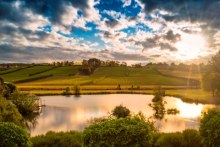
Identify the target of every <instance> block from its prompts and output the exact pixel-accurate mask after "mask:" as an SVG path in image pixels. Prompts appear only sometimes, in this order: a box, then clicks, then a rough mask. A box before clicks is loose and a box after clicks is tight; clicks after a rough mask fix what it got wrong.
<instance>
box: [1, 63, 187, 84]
mask: <svg viewBox="0 0 220 147" xmlns="http://www.w3.org/2000/svg"><path fill="white" fill-rule="evenodd" d="M39 68H40V67H39ZM48 68H51V67H48ZM78 68H79V66H66V67H58V68H54V69H52V70H49V71H45V72H43V73H40V74H37V75H36V76H44V75H51V74H52V75H53V77H51V78H46V79H42V80H36V81H32V82H28V83H24V85H36V86H37V85H42V86H53V85H57V86H58V85H66V86H68V85H74V84H80V85H118V84H120V85H175V86H186V85H187V81H186V80H185V79H181V78H178V77H177V78H176V77H169V76H164V75H162V74H161V73H159V72H158V71H157V70H155V69H154V68H147V67H143V68H131V67H100V68H98V69H97V70H96V71H95V73H94V74H92V75H91V76H82V75H77V72H78ZM32 69H35V70H36V67H33V68H30V70H31V71H32ZM41 70H43V69H41ZM44 70H45V69H44ZM24 71H26V70H21V71H20V72H19V71H18V72H14V73H13V74H9V75H4V76H2V77H3V78H4V79H6V81H9V82H10V81H13V80H20V79H22V78H23V79H25V78H27V75H28V74H30V72H29V70H27V71H26V73H25V75H24V74H22V77H21V75H20V73H22V72H24ZM35 72H36V71H35ZM35 72H33V71H32V73H35ZM16 76H17V78H18V77H20V78H19V79H17V78H14V79H12V78H13V77H16ZM33 77H34V76H33Z"/></svg>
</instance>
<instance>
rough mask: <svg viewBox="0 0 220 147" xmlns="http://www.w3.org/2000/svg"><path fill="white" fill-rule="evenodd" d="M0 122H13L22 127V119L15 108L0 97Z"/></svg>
mask: <svg viewBox="0 0 220 147" xmlns="http://www.w3.org/2000/svg"><path fill="white" fill-rule="evenodd" d="M0 122H13V123H15V124H17V125H20V126H24V124H23V118H22V116H21V114H20V113H19V111H18V109H17V107H16V106H15V105H14V104H13V103H11V102H10V101H8V100H6V99H5V98H3V97H1V96H0Z"/></svg>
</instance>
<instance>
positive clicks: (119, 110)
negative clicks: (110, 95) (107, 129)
mask: <svg viewBox="0 0 220 147" xmlns="http://www.w3.org/2000/svg"><path fill="white" fill-rule="evenodd" d="M130 113H131V112H130V110H129V109H128V108H126V107H124V106H123V105H119V106H116V107H115V108H114V109H113V110H112V115H113V116H115V117H116V118H121V117H127V116H129V115H130Z"/></svg>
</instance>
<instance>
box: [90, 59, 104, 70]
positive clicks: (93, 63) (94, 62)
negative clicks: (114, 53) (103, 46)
mask: <svg viewBox="0 0 220 147" xmlns="http://www.w3.org/2000/svg"><path fill="white" fill-rule="evenodd" d="M88 65H89V66H92V67H93V68H98V67H99V66H100V65H101V61H100V60H99V59H96V58H92V59H89V60H88Z"/></svg>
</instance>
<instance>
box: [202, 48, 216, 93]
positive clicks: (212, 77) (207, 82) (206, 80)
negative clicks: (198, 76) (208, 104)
mask: <svg viewBox="0 0 220 147" xmlns="http://www.w3.org/2000/svg"><path fill="white" fill-rule="evenodd" d="M209 67H210V70H208V72H206V73H205V74H203V77H202V81H203V88H204V90H206V91H211V92H212V94H213V96H215V95H219V94H220V83H219V81H220V51H219V52H218V53H217V54H216V55H215V56H213V57H212V58H211V60H210V61H209Z"/></svg>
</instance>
